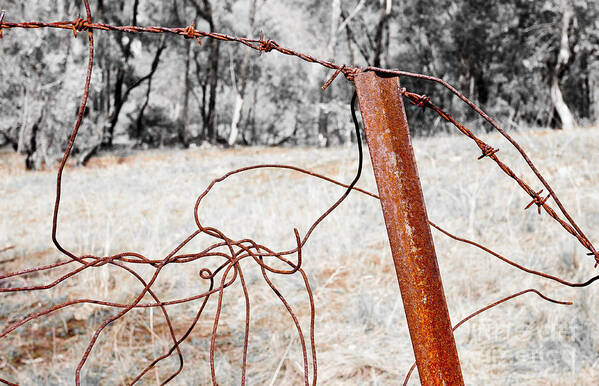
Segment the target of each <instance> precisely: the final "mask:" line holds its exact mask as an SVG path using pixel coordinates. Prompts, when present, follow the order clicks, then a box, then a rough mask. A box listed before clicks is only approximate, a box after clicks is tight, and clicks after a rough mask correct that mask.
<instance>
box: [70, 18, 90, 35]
mask: <svg viewBox="0 0 599 386" xmlns="http://www.w3.org/2000/svg"><path fill="white" fill-rule="evenodd" d="M85 30H87V20H84V19H82V18H80V17H77V19H76V20H75V21H74V22H73V36H75V37H77V31H79V32H81V31H85Z"/></svg>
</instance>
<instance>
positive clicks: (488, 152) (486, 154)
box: [478, 143, 499, 160]
mask: <svg viewBox="0 0 599 386" xmlns="http://www.w3.org/2000/svg"><path fill="white" fill-rule="evenodd" d="M498 151H499V149H493V148H492V147H491V146H489V145H487V144H486V143H485V144H483V149H482V152H483V154H482V155H481V156H479V157H478V159H479V160H481V159H483V158H485V157H491V156H492V155H494V154H495V153H497V152H498Z"/></svg>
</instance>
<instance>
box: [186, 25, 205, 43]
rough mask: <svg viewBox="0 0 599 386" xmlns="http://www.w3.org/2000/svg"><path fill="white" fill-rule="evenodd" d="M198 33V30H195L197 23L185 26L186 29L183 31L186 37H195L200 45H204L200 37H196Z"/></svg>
mask: <svg viewBox="0 0 599 386" xmlns="http://www.w3.org/2000/svg"><path fill="white" fill-rule="evenodd" d="M196 33H197V31H196V30H195V25H194V24H191V25H188V26H187V27H186V28H185V30H184V31H183V35H184V36H185V39H193V38H195V39H196V41H197V42H198V43H199V44H200V45H202V41H201V40H200V38H199V37H196Z"/></svg>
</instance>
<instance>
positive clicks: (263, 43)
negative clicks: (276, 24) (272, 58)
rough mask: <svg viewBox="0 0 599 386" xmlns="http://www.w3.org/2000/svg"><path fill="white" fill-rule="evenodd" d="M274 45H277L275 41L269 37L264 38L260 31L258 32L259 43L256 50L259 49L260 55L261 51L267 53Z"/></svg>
mask: <svg viewBox="0 0 599 386" xmlns="http://www.w3.org/2000/svg"><path fill="white" fill-rule="evenodd" d="M276 47H279V45H278V44H277V43H276V42H275V41H272V40H270V39H268V40H264V35H263V34H262V32H260V45H259V46H258V51H260V55H262V53H263V52H267V53H268V52H270V51H272V50H273V49H275V48H276Z"/></svg>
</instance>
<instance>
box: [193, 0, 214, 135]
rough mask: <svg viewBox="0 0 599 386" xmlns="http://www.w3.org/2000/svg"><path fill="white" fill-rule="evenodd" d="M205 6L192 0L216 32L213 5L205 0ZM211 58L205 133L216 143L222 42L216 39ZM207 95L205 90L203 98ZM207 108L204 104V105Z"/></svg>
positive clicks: (211, 46) (212, 43)
mask: <svg viewBox="0 0 599 386" xmlns="http://www.w3.org/2000/svg"><path fill="white" fill-rule="evenodd" d="M202 3H203V7H202V6H200V3H199V2H198V0H192V1H191V4H192V5H193V6H194V7H195V9H196V11H197V12H198V16H199V17H201V18H202V19H204V20H206V21H207V22H208V25H209V27H210V32H214V17H213V14H212V5H211V4H210V1H209V0H203V1H202ZM209 44H210V56H209V57H210V60H209V61H208V63H209V65H208V68H209V69H208V85H209V87H210V91H209V99H208V111H207V113H206V114H203V116H204V134H205V136H206V138H205V139H208V141H209V142H210V143H213V144H214V143H216V134H217V133H216V88H217V87H218V65H219V50H220V44H219V41H218V40H216V39H211V40H210V43H209ZM205 97H206V92H205V91H204V95H203V98H205ZM202 108H203V109H205V103H204V106H202Z"/></svg>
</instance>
